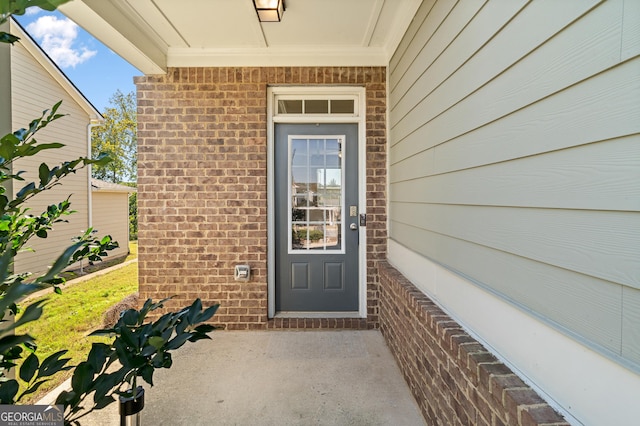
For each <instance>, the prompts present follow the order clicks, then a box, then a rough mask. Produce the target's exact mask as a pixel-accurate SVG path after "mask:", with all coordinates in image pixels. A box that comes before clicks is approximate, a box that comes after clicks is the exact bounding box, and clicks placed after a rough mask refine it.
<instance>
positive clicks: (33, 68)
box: [11, 43, 89, 273]
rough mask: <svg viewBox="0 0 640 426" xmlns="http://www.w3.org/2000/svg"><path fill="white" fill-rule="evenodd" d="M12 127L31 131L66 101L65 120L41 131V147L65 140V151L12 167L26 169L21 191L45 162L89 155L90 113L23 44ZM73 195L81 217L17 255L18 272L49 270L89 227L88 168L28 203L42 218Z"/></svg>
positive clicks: (16, 63) (16, 65) (17, 54)
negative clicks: (46, 113)
mask: <svg viewBox="0 0 640 426" xmlns="http://www.w3.org/2000/svg"><path fill="white" fill-rule="evenodd" d="M11 68H12V76H11V77H12V78H11V93H12V100H13V101H12V102H13V107H12V121H13V123H12V127H13V129H14V130H15V129H19V128H22V127H27V126H28V125H29V123H30V122H31V120H33V119H35V118H38V117H40V115H41V114H42V111H43V110H45V109H50V108H51V107H52V106H53V105H55V104H56V103H57V102H59V101H60V100H62V105H61V106H60V109H59V110H58V113H62V114H66V116H65V117H63V118H61V119H59V120H58V121H55V122H53V123H51V124H50V125H49V126H47V127H46V128H45V129H43V130H42V131H40V132H38V134H37V137H36V139H37V140H38V142H40V143H51V142H61V143H63V144H64V145H65V146H64V147H62V148H60V149H53V150H46V151H42V152H40V153H39V154H38V155H35V156H33V157H28V158H25V159H21V160H18V161H16V162H15V163H13V169H14V171H18V170H25V171H27V172H26V173H25V174H24V175H23V177H24V178H25V182H16V184H15V185H14V187H15V191H16V192H17V191H19V190H20V188H22V186H23V185H26V184H27V183H28V182H33V181H35V182H38V181H39V178H38V168H39V166H40V163H46V164H47V165H48V166H49V168H53V167H54V166H56V165H60V164H61V163H63V162H65V161H70V160H73V159H75V158H78V157H86V156H87V155H88V154H89V153H88V147H87V125H88V124H89V117H88V115H87V113H86V112H85V111H84V110H83V109H82V108H81V107H80V105H78V104H77V103H76V101H75V100H73V98H72V97H71V96H70V95H69V94H68V92H66V91H65V90H64V89H63V88H62V87H61V86H60V84H59V83H58V82H57V81H56V80H55V79H54V78H53V77H52V76H51V75H50V74H49V73H48V72H47V71H46V70H45V69H44V68H42V66H41V65H40V64H39V63H38V62H37V61H36V59H35V58H33V57H32V56H31V54H30V53H29V52H28V51H27V50H26V49H25V48H24V47H23V46H21V44H20V43H16V44H15V45H14V46H13V47H12V59H11ZM70 195H71V198H70V201H71V207H72V210H75V211H76V213H74V214H72V215H70V216H66V217H64V219H65V220H68V222H67V223H65V222H60V223H56V224H55V225H54V229H53V231H51V232H50V233H49V236H48V237H47V238H46V239H41V238H37V237H34V238H33V239H32V240H30V241H29V243H28V244H27V246H28V247H31V248H33V249H34V250H35V251H33V252H28V251H25V252H21V253H19V254H18V255H17V256H16V261H15V272H27V271H29V272H34V273H35V272H44V271H46V270H47V268H48V267H49V266H50V265H51V264H52V263H53V261H54V260H55V259H56V258H57V257H58V256H59V255H60V254H62V252H63V250H64V249H65V248H66V247H68V246H70V245H71V244H72V241H71V240H72V238H73V237H75V236H77V235H79V234H81V233H82V232H83V231H84V230H85V229H87V228H88V226H89V204H88V202H89V197H88V170H87V169H83V170H80V171H78V172H77V173H75V174H71V175H69V176H68V177H66V178H65V179H64V180H63V181H62V185H59V186H56V187H54V188H52V189H51V190H48V191H46V192H43V193H41V194H38V196H36V197H34V198H33V199H31V200H29V202H28V203H27V206H28V207H29V208H31V209H32V211H31V213H32V214H41V213H42V212H44V211H46V208H47V206H49V205H51V204H58V203H60V202H62V201H63V200H65V199H66V198H67V197H69V196H70Z"/></svg>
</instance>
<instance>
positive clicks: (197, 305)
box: [187, 298, 202, 324]
mask: <svg viewBox="0 0 640 426" xmlns="http://www.w3.org/2000/svg"><path fill="white" fill-rule="evenodd" d="M201 310H202V301H201V300H200V298H197V299H196V300H194V301H193V303H192V304H191V306H190V307H189V314H188V315H187V318H188V319H189V324H195V319H196V317H198V315H199V314H200V311H201Z"/></svg>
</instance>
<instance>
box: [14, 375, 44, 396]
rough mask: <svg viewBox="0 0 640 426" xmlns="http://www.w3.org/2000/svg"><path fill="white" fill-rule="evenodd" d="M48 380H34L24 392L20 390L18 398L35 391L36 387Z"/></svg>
mask: <svg viewBox="0 0 640 426" xmlns="http://www.w3.org/2000/svg"><path fill="white" fill-rule="evenodd" d="M47 381H48V379H47V380H40V381H38V382H35V383H34V384H32V385H31V386H29V388H27V389H26V390H25V391H24V392H22V393H21V394H20V396H19V397H18V400H20V399H22V397H23V396H26V395H29V394H32V393H34V392H36V391H37V390H38V388H39V387H40V386H41V385H43V384H44V383H46V382H47Z"/></svg>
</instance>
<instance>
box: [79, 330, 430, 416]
mask: <svg viewBox="0 0 640 426" xmlns="http://www.w3.org/2000/svg"><path fill="white" fill-rule="evenodd" d="M212 338H213V340H210V341H200V342H196V343H195V344H187V345H186V346H184V347H183V348H181V349H179V350H178V351H177V352H175V353H174V356H173V359H174V364H173V366H172V367H171V368H170V369H168V370H159V371H157V372H156V374H155V376H154V383H155V386H154V387H152V388H149V387H148V386H146V389H147V390H146V395H145V408H144V410H143V411H142V424H143V425H145V426H147V425H171V426H176V425H212V424H216V425H279V426H280V425H367V426H369V425H394V426H400V425H424V424H425V422H424V419H423V417H422V415H421V413H420V410H419V409H418V406H417V404H416V402H415V400H414V399H413V397H412V396H411V392H410V391H409V388H408V386H407V384H406V383H405V381H404V379H403V377H402V374H401V372H400V370H399V368H398V366H397V364H396V362H395V360H394V359H393V356H392V355H391V352H390V351H389V349H388V347H387V346H386V344H385V341H384V338H383V337H382V335H381V334H380V332H379V331H377V330H369V331H352V330H344V331H255V332H254V331H243V332H235V331H215V332H213V333H212ZM118 422H119V417H118V407H117V404H112V406H109V407H107V408H106V409H105V410H101V411H98V412H94V413H91V414H90V415H89V416H86V417H84V418H83V419H81V423H82V425H89V426H92V425H96V426H97V425H117V424H118Z"/></svg>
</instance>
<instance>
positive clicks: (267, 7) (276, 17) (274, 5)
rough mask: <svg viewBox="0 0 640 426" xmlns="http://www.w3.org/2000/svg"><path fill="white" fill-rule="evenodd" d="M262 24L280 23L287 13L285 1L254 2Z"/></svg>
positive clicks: (264, 0) (265, 0)
mask: <svg viewBox="0 0 640 426" xmlns="http://www.w3.org/2000/svg"><path fill="white" fill-rule="evenodd" d="M253 7H255V8H256V13H257V14H258V20H259V21H260V22H280V21H281V20H282V14H283V13H284V11H285V6H284V0H253Z"/></svg>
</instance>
